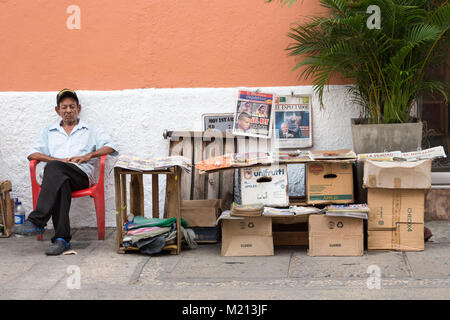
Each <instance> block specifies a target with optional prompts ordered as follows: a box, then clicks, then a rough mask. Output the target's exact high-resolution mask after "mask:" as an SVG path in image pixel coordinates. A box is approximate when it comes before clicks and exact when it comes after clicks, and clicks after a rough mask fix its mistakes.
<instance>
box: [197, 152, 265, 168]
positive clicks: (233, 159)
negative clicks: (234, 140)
mask: <svg viewBox="0 0 450 320" xmlns="http://www.w3.org/2000/svg"><path fill="white" fill-rule="evenodd" d="M272 162H273V161H272V156H271V155H270V154H269V153H267V152H245V153H227V154H224V155H221V156H217V157H212V158H208V159H204V160H202V161H199V162H197V163H195V168H196V169H197V170H200V171H205V172H207V171H212V170H218V169H225V168H241V167H248V166H252V165H255V164H261V165H264V164H271V163H272Z"/></svg>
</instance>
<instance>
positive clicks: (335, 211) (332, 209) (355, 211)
mask: <svg viewBox="0 0 450 320" xmlns="http://www.w3.org/2000/svg"><path fill="white" fill-rule="evenodd" d="M325 210H326V211H325V215H327V216H330V217H350V218H359V219H365V220H367V218H368V217H367V215H368V213H369V211H370V210H369V207H368V206H367V204H350V205H336V204H335V205H331V206H327V207H325Z"/></svg>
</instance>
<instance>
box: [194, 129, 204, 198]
mask: <svg viewBox="0 0 450 320" xmlns="http://www.w3.org/2000/svg"><path fill="white" fill-rule="evenodd" d="M204 147H205V142H204V141H203V133H202V132H195V133H194V165H195V163H197V162H199V161H202V160H203V150H204ZM192 170H193V174H194V189H193V194H192V200H203V199H205V196H206V175H200V174H199V172H198V170H197V169H195V167H193V168H192Z"/></svg>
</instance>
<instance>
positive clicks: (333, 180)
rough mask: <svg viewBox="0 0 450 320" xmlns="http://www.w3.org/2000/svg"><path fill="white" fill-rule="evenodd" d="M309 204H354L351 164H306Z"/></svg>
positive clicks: (307, 199) (307, 200)
mask: <svg viewBox="0 0 450 320" xmlns="http://www.w3.org/2000/svg"><path fill="white" fill-rule="evenodd" d="M306 202H307V203H308V204H329V203H353V167H352V163H351V162H348V161H347V162H343V161H342V162H340V161H337V162H311V163H307V164H306Z"/></svg>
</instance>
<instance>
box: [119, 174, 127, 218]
mask: <svg viewBox="0 0 450 320" xmlns="http://www.w3.org/2000/svg"><path fill="white" fill-rule="evenodd" d="M120 180H121V189H120V190H121V200H122V202H121V210H122V221H126V220H127V212H128V210H127V176H126V175H125V174H121V175H120Z"/></svg>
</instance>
